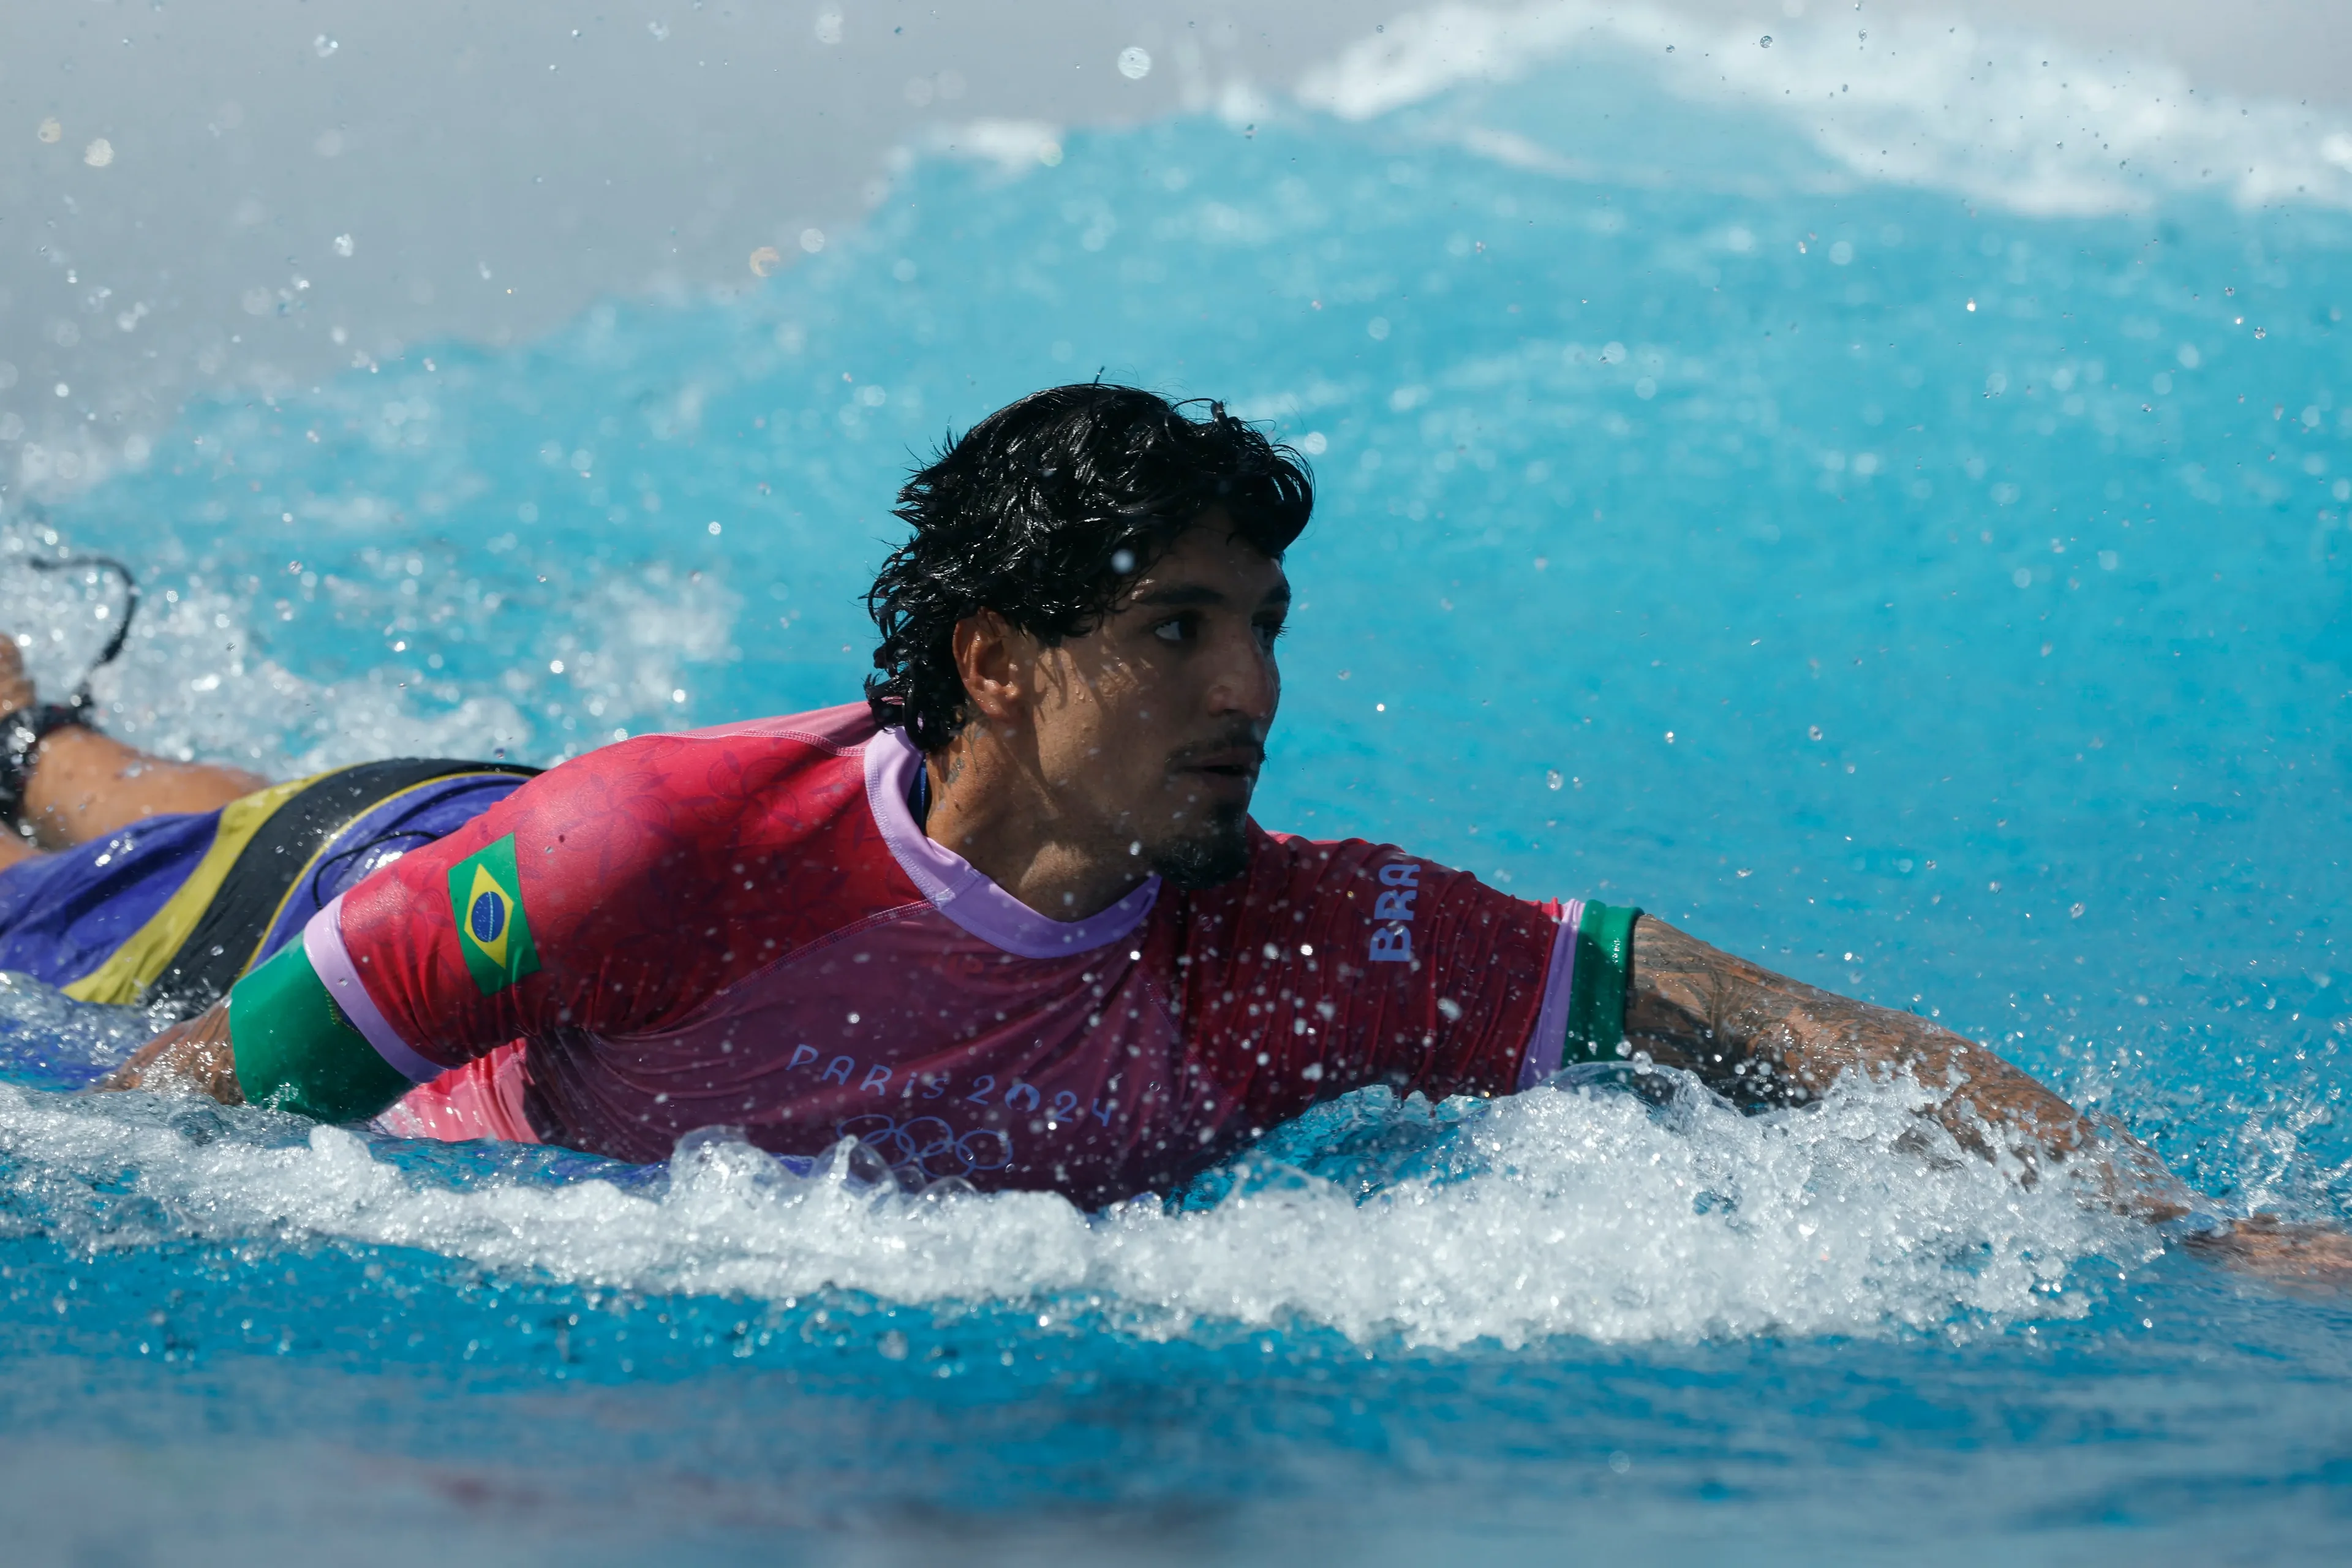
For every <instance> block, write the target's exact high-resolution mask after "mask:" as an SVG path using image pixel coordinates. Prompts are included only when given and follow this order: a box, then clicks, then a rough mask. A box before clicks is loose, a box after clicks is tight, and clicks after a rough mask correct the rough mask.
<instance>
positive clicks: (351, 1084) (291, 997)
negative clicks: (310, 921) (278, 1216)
mask: <svg viewBox="0 0 2352 1568" xmlns="http://www.w3.org/2000/svg"><path fill="white" fill-rule="evenodd" d="M228 1041H229V1049H230V1051H231V1052H232V1053H234V1055H235V1056H236V1081H237V1087H238V1088H239V1089H243V1090H244V1092H245V1098H246V1100H247V1103H249V1104H253V1105H267V1106H269V1107H271V1108H273V1109H275V1110H290V1111H293V1112H294V1113H296V1114H297V1115H299V1116H314V1117H316V1118H318V1119H319V1120H320V1121H359V1120H360V1119H361V1118H362V1117H367V1116H373V1115H374V1114H375V1113H376V1112H377V1111H379V1110H383V1108H384V1107H385V1106H387V1105H390V1104H391V1103H392V1102H393V1101H394V1100H398V1099H399V1098H400V1097H401V1096H402V1095H403V1094H405V1093H406V1092H408V1090H409V1089H410V1088H412V1087H413V1086H412V1085H411V1084H410V1083H409V1081H408V1079H405V1078H404V1077H402V1076H401V1075H400V1074H399V1073H398V1072H395V1071H394V1070H393V1068H392V1067H391V1066H390V1064H388V1063H387V1062H385V1060H384V1059H383V1058H382V1057H380V1056H378V1055H376V1051H375V1047H373V1046H371V1045H369V1044H368V1043H367V1037H366V1036H364V1035H362V1034H361V1033H360V1032H359V1031H358V1030H357V1029H355V1028H353V1027H352V1025H351V1022H350V1020H349V1019H347V1018H345V1017H344V1016H343V1015H342V1013H341V1010H340V1009H338V1008H337V1007H336V1006H335V1002H334V998H333V997H331V996H330V995H328V994H327V988H326V986H325V985H324V984H321V983H320V979H319V976H318V973H317V972H316V971H314V970H312V969H311V967H310V956H309V955H308V954H306V953H305V952H303V951H302V943H301V942H300V941H299V939H298V940H296V941H294V942H288V943H287V944H286V945H285V946H284V947H282V948H280V949H279V950H278V952H277V954H276V955H275V956H273V957H272V958H271V959H270V960H269V961H268V963H263V964H261V965H260V966H259V967H257V968H256V969H254V970H253V971H252V972H251V973H247V975H246V977H245V978H244V979H242V980H240V981H238V982H237V983H236V984H235V985H233V986H231V987H230V988H229V994H228Z"/></svg>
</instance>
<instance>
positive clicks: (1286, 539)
mask: <svg viewBox="0 0 2352 1568" xmlns="http://www.w3.org/2000/svg"><path fill="white" fill-rule="evenodd" d="M1190 407H1201V408H1202V409H1203V410H1204V411H1205V417H1201V418H1194V417H1192V416H1191V415H1189V414H1188V413H1186V412H1185V410H1186V409H1187V408H1190ZM1213 507H1223V509H1224V510H1225V512H1226V515H1227V516H1229V517H1231V518H1232V519H1233V525H1234V537H1236V538H1238V539H1241V540H1242V541H1244V542H1246V543H1247V544H1249V545H1250V547H1251V548H1253V549H1255V550H1257V551H1259V552H1262V553H1264V554H1265V556H1266V557H1267V558H1268V559H1270V560H1276V561H1278V560H1280V559H1281V558H1282V554H1283V552H1285V551H1286V550H1288V549H1289V548H1290V545H1291V542H1293V541H1294V540H1296V539H1297V537H1298V535H1299V534H1300V532H1301V531H1304V530H1305V529H1306V527H1307V517H1308V515H1309V514H1310V513H1311V512H1312V511H1313V510H1314V509H1315V481H1314V479H1313V478H1312V477H1311V476H1310V475H1309V473H1308V471H1307V464H1306V461H1305V459H1303V458H1300V457H1299V456H1298V454H1297V452H1295V451H1293V450H1292V449H1291V448H1290V447H1286V446H1277V445H1276V444H1275V443H1274V442H1272V441H1270V440H1268V439H1267V438H1266V437H1265V434H1264V433H1263V432H1261V431H1260V430H1258V429H1257V428H1256V426H1253V425H1251V424H1249V423H1248V422H1246V421H1244V420H1241V419H1237V418H1235V417H1234V416H1232V415H1230V414H1228V413H1226V412H1225V409H1224V405H1223V404H1218V403H1205V404H1185V405H1177V404H1171V403H1170V402H1169V401H1168V400H1167V399H1165V398H1162V397H1159V396H1155V395H1152V394H1151V393H1149V392H1143V391H1139V390H1138V389H1137V388H1135V387H1131V386H1111V385H1106V384H1102V383H1099V382H1097V383H1093V384H1087V385H1081V386H1055V387H1049V388H1047V389H1046V390H1045V391H1044V392H1034V393H1031V394H1030V395H1028V396H1026V397H1024V398H1022V399H1021V400H1020V401H1019V402H1017V403H1013V404H1008V405H1005V406H1004V407H1003V408H1000V409H998V410H997V411H996V412H995V413H993V414H992V415H990V416H988V417H987V418H985V419H983V420H982V421H981V422H980V423H979V424H977V425H975V426H972V427H971V429H970V430H968V431H966V432H965V433H964V435H963V437H961V439H958V438H956V437H953V436H952V435H950V437H949V440H948V442H947V444H946V445H945V446H944V447H942V448H941V449H940V453H939V455H938V457H937V458H934V459H933V460H932V461H931V462H930V463H929V464H928V465H927V466H925V467H923V468H918V469H916V470H915V471H914V473H913V474H912V475H911V476H910V477H909V478H908V480H907V483H906V486H905V488H903V489H900V490H899V492H898V505H897V506H896V507H894V508H893V509H892V510H893V512H894V513H895V514H896V515H897V516H898V519H899V521H902V522H904V523H906V524H907V526H908V527H909V528H911V529H913V530H914V534H913V536H912V537H911V538H909V539H908V541H907V542H905V543H904V544H901V545H900V546H898V549H896V550H894V551H892V552H890V558H889V559H888V560H887V561H885V562H884V563H882V570H881V572H880V574H877V576H876V577H875V579H874V586H873V588H872V589H871V590H869V591H868V592H867V594H866V609H867V611H868V612H869V613H870V614H871V615H872V616H874V624H875V626H877V628H879V630H880V631H881V634H882V641H881V645H880V646H879V647H877V648H876V649H875V650H874V668H875V670H876V672H877V673H875V674H873V675H871V676H868V677H867V678H866V701H867V702H869V703H871V704H872V705H873V709H874V716H875V718H876V719H877V721H880V722H881V723H882V724H884V725H885V726H889V725H901V726H904V727H905V729H906V731H907V734H908V737H909V738H910V739H911V740H913V742H915V744H916V745H917V746H918V747H919V748H920V749H921V750H923V751H924V752H936V751H938V750H939V749H940V747H942V746H944V745H946V744H947V743H948V742H950V741H951V740H953V739H954V738H955V736H956V735H957V733H958V732H959V731H961V730H962V728H963V726H964V724H965V722H966V721H968V719H969V718H970V717H971V715H970V711H969V707H970V698H969V697H968V695H967V694H966V693H965V691H964V689H963V681H962V679H961V677H959V676H958V675H957V673H956V668H955V658H954V654H953V652H952V649H951V647H950V637H951V635H952V634H953V632H954V630H955V626H956V623H957V622H958V621H960V620H962V619H964V618H965V617H967V616H973V615H977V614H979V613H980V612H981V611H982V610H993V611H994V612H996V614H998V615H1000V616H1003V617H1004V618H1005V620H1007V621H1008V622H1010V623H1011V624H1012V625H1013V626H1016V627H1018V628H1019V629H1020V630H1022V631H1024V632H1025V633H1027V634H1028V635H1030V636H1031V637H1036V638H1038V639H1039V640H1040V641H1042V642H1044V643H1045V645H1046V646H1047V647H1053V646H1055V645H1056V644H1058V643H1060V642H1061V641H1062V640H1063V639H1064V638H1066V637H1084V636H1086V635H1087V633H1088V632H1090V631H1092V630H1093V629H1094V628H1095V627H1096V626H1097V625H1099V624H1100V622H1101V619H1102V617H1103V616H1105V615H1106V614H1108V612H1109V611H1110V609H1111V608H1112V607H1113V606H1114V605H1117V604H1118V599H1119V595H1120V594H1121V593H1122V592H1123V591H1124V590H1125V589H1126V587H1127V585H1128V584H1129V583H1131V582H1133V581H1134V579H1135V578H1136V577H1137V576H1138V575H1139V574H1140V573H1142V572H1143V571H1144V570H1145V568H1147V567H1149V566H1150V564H1151V563H1152V562H1153V561H1154V560H1156V559H1157V558H1158V557H1159V556H1160V554H1161V553H1163V552H1165V551H1166V550H1167V549H1168V547H1169V546H1170V545H1171V544H1173V543H1174V542H1176V539H1177V537H1178V536H1179V535H1180V534H1181V533H1182V532H1183V531H1185V530H1186V529H1188V528H1190V527H1192V525H1193V524H1194V523H1196V522H1198V521H1200V520H1201V517H1202V513H1204V512H1206V511H1208V510H1210V509H1211V508H1213Z"/></svg>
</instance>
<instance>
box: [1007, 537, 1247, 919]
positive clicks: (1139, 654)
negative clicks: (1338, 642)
mask: <svg viewBox="0 0 2352 1568" xmlns="http://www.w3.org/2000/svg"><path fill="white" fill-rule="evenodd" d="M1232 535H1233V524H1232V522H1231V521H1230V520H1229V519H1228V518H1227V517H1226V516H1225V514H1224V513H1223V511H1222V510H1218V511H1212V512H1210V513H1208V514H1207V515H1206V516H1205V517H1203V518H1202V521H1200V522H1198V523H1196V524H1194V525H1193V526H1192V528H1190V529H1187V530H1186V531H1184V532H1183V533H1182V534H1181V535H1180V536H1178V538H1177V540H1176V542H1175V543H1174V544H1173V545H1172V546H1171V548H1170V549H1169V550H1168V552H1166V553H1165V554H1163V555H1161V556H1160V559H1159V560H1157V561H1155V562H1153V563H1151V565H1150V568H1149V569H1148V570H1146V571H1145V572H1144V573H1143V574H1142V575H1140V576H1139V577H1138V578H1137V579H1136V580H1135V581H1134V583H1133V584H1130V585H1129V590H1128V593H1127V595H1126V596H1125V597H1124V598H1123V599H1121V600H1120V601H1119V602H1118V605H1116V606H1114V607H1113V609H1112V610H1111V612H1110V614H1109V615H1108V616H1106V617H1105V618H1104V620H1103V623H1102V624H1101V625H1100V626H1097V628H1096V629H1095V630H1094V631H1093V632H1091V633H1089V634H1088V635H1087V636H1086V637H1071V638H1068V639H1066V641H1064V642H1063V643H1062V645H1061V646H1060V647H1054V648H1036V649H1034V660H1035V664H1034V668H1035V670H1036V679H1035V682H1034V694H1033V695H1032V697H1031V699H1030V714H1031V719H1032V721H1033V724H1034V735H1035V741H1036V759H1037V763H1038V768H1039V772H1040V773H1042V774H1043V776H1044V779H1045V785H1046V794H1047V796H1048V798H1049V800H1050V801H1051V802H1052V803H1053V805H1054V807H1055V810H1056V814H1057V816H1059V817H1060V818H1061V820H1060V821H1059V823H1057V827H1058V828H1059V830H1060V831H1061V832H1062V833H1064V834H1066V835H1067V836H1069V837H1074V838H1078V839H1081V840H1086V841H1091V842H1093V843H1094V844H1095V845H1096V846H1097V849H1098V851H1101V852H1107V853H1112V854H1118V855H1127V856H1131V857H1133V858H1135V859H1136V860H1137V861H1138V863H1139V864H1138V868H1139V869H1142V868H1149V869H1150V870H1154V871H1157V872H1159V873H1160V875H1161V876H1163V877H1165V878H1167V879H1169V880H1170V881H1171V882H1173V883H1175V884H1176V885H1177V886H1178V887H1182V888H1202V887H1212V886H1214V885H1215V884H1217V883H1219V882H1223V881H1228V880H1230V879H1233V878H1234V877H1236V876H1239V875H1240V874H1241V873H1242V871H1243V870H1244V868H1246V867H1247V865H1248V858H1249V848H1248V842H1247V839H1246V837H1245V829H1244V823H1245V821H1246V818H1247V816H1248V813H1249V803H1250V795H1251V794H1252V793H1253V792H1254V791H1255V789H1256V787H1257V774H1258V769H1259V767H1260V765H1261V764H1263V763H1264V762H1265V737H1266V731H1268V730H1269V729H1271V728H1272V726H1273V724H1274V710H1275V708H1276V704H1277V703H1279V702H1280V701H1281V699H1282V676H1281V672H1280V671H1279V670H1278V669H1277V668H1276V666H1275V658H1274V644H1275V638H1276V637H1278V636H1280V635H1281V632H1282V623H1283V618H1284V616H1286V615H1287V614H1288V613H1289V610H1290V584H1289V581H1288V579H1286V577H1284V575H1283V574H1282V567H1281V565H1280V564H1279V563H1276V562H1273V561H1270V560H1268V559H1266V557H1265V556H1264V555H1261V554H1259V553H1258V552H1256V551H1255V549H1253V548H1251V547H1250V545H1248V544H1247V543H1245V542H1243V541H1241V540H1239V539H1236V538H1234V537H1232Z"/></svg>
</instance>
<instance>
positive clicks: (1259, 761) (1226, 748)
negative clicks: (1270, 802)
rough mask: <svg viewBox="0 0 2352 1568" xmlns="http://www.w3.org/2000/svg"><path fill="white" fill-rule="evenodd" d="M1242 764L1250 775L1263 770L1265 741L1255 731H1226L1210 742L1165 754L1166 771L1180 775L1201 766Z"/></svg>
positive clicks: (1244, 729)
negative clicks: (1166, 761) (1166, 760)
mask: <svg viewBox="0 0 2352 1568" xmlns="http://www.w3.org/2000/svg"><path fill="white" fill-rule="evenodd" d="M1236 764H1246V765H1247V766H1248V767H1249V769H1250V771H1251V772H1252V773H1255V772H1258V771H1259V770H1261V769H1263V768H1264V767H1265V736H1263V735H1261V734H1259V733H1258V732H1257V731H1256V730H1255V728H1249V727H1244V728H1242V729H1238V730H1234V731H1228V732H1227V733H1226V734H1224V735H1223V736H1222V737H1220V738H1218V739H1216V740H1213V741H1195V742H1192V744H1191V745H1189V746H1180V747H1178V748H1177V749H1176V750H1175V751H1174V752H1170V753H1169V757H1168V771H1169V772H1170V773H1183V772H1186V771H1187V770H1190V769H1193V768H1198V767H1202V766H1212V767H1231V766H1234V765H1236Z"/></svg>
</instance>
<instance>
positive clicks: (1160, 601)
mask: <svg viewBox="0 0 2352 1568" xmlns="http://www.w3.org/2000/svg"><path fill="white" fill-rule="evenodd" d="M1225 602H1226V600H1225V595H1224V594H1223V591H1222V590H1220V589H1216V588H1212V587H1210V586H1209V585H1208V584H1205V583H1171V584H1169V585H1168V586H1166V587H1165V588H1153V589H1150V590H1149V591H1147V592H1144V593H1141V594H1138V595H1135V597H1133V598H1132V599H1129V601H1128V603H1129V605H1140V606H1141V607H1143V608H1145V609H1152V610H1167V609H1180V610H1181V609H1192V608H1193V607H1195V606H1199V605H1222V604H1224V603H1225ZM1258 603H1259V604H1260V605H1288V604H1289V603H1290V584H1289V583H1287V582H1281V583H1276V584H1275V585H1274V586H1273V587H1271V588H1269V589H1267V590H1266V593H1265V597H1264V598H1263V599H1260V600H1259V601H1258Z"/></svg>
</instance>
